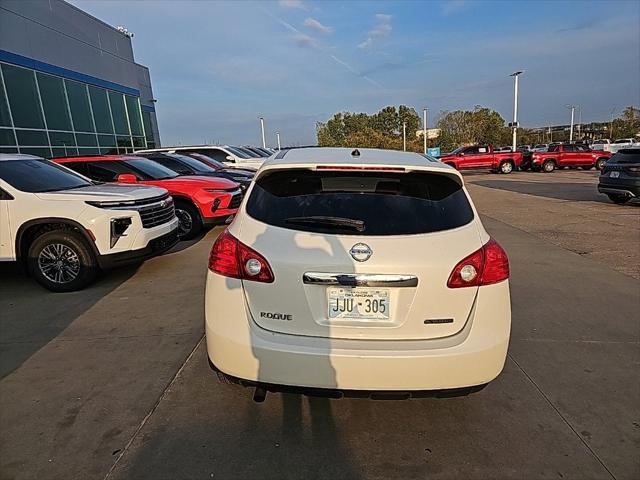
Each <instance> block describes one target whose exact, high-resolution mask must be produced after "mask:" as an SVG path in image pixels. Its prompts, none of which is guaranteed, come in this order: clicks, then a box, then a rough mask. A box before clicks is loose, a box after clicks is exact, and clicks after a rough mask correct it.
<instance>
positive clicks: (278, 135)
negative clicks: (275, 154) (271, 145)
mask: <svg viewBox="0 0 640 480" xmlns="http://www.w3.org/2000/svg"><path fill="white" fill-rule="evenodd" d="M276 138H277V139H278V151H280V132H276Z"/></svg>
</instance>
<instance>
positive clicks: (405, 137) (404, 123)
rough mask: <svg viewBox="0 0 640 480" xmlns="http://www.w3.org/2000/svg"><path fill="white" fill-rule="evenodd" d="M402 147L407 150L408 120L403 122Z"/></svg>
mask: <svg viewBox="0 0 640 480" xmlns="http://www.w3.org/2000/svg"><path fill="white" fill-rule="evenodd" d="M402 149H403V150H404V151H405V152H406V151H407V122H402Z"/></svg>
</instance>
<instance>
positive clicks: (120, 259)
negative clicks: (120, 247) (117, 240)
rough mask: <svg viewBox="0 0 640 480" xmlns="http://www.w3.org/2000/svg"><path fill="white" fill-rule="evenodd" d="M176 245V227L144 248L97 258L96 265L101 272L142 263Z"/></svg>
mask: <svg viewBox="0 0 640 480" xmlns="http://www.w3.org/2000/svg"><path fill="white" fill-rule="evenodd" d="M176 243H178V228H177V225H176V227H175V228H174V229H173V230H171V231H170V232H169V233H165V234H164V235H161V236H159V237H157V238H154V239H153V240H150V241H149V243H147V245H146V246H145V247H144V248H139V249H137V250H129V251H126V252H119V253H112V254H109V255H100V256H98V265H99V266H100V268H102V269H103V270H108V269H110V268H114V267H119V266H121V265H127V264H130V263H136V262H142V261H144V260H147V259H148V258H151V257H155V256H156V255H160V254H161V253H164V252H166V251H167V250H169V249H170V248H171V247H173V246H174V245H175V244H176Z"/></svg>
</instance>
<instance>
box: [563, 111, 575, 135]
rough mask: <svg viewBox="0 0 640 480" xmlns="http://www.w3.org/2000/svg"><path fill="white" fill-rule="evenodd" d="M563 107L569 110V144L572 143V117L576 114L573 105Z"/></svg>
mask: <svg viewBox="0 0 640 480" xmlns="http://www.w3.org/2000/svg"><path fill="white" fill-rule="evenodd" d="M565 107H567V108H570V109H571V127H570V128H569V143H571V142H573V117H574V115H575V113H576V106H575V105H565Z"/></svg>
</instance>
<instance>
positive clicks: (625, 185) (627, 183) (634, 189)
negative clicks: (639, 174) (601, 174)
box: [598, 179, 640, 198]
mask: <svg viewBox="0 0 640 480" xmlns="http://www.w3.org/2000/svg"><path fill="white" fill-rule="evenodd" d="M598 192H600V193H605V194H606V193H608V194H613V195H626V196H628V197H636V198H637V197H640V180H627V179H621V180H618V181H617V182H616V181H611V179H608V180H607V181H606V182H602V181H601V182H600V183H599V184H598Z"/></svg>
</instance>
